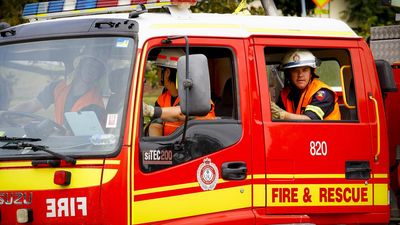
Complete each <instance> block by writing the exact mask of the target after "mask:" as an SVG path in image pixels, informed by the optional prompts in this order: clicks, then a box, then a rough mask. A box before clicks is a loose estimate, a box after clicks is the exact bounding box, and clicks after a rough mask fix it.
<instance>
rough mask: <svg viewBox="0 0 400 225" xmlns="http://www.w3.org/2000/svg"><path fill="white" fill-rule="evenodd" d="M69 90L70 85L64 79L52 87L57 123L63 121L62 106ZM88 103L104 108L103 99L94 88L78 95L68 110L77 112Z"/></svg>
mask: <svg viewBox="0 0 400 225" xmlns="http://www.w3.org/2000/svg"><path fill="white" fill-rule="evenodd" d="M70 90H71V85H67V83H66V82H65V81H60V82H59V83H58V84H57V86H56V88H54V114H55V115H54V119H55V121H56V122H57V123H58V124H63V123H64V107H65V103H66V101H67V97H68V94H69V92H70ZM89 105H97V106H99V107H101V108H105V107H104V103H103V99H102V98H101V95H100V93H99V92H98V91H97V90H96V89H95V88H92V89H90V91H88V92H86V93H85V94H84V95H83V96H81V97H79V99H78V100H76V101H75V103H74V104H73V106H72V108H71V110H70V112H78V111H80V110H81V109H83V108H85V107H86V106H89Z"/></svg>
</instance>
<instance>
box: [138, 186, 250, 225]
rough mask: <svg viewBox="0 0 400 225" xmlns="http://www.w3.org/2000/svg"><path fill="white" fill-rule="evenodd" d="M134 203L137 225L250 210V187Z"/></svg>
mask: <svg viewBox="0 0 400 225" xmlns="http://www.w3.org/2000/svg"><path fill="white" fill-rule="evenodd" d="M222 199H223V200H222ZM194 203H195V204H194ZM133 204H134V205H135V208H134V216H133V221H134V224H140V223H150V222H155V221H162V220H169V219H176V218H182V217H188V216H196V215H202V214H207V213H215V212H222V211H227V210H234V209H242V208H248V207H251V185H244V186H238V187H232V188H225V189H219V190H213V191H202V192H197V193H193V194H185V195H178V196H171V197H165V198H157V199H151V200H143V201H135V202H134V203H133Z"/></svg>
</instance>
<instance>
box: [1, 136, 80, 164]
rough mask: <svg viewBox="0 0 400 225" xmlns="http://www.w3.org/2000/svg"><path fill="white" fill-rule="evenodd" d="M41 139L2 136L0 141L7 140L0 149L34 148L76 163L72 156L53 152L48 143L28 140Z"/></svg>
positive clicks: (35, 150) (35, 139)
mask: <svg viewBox="0 0 400 225" xmlns="http://www.w3.org/2000/svg"><path fill="white" fill-rule="evenodd" d="M36 141H41V139H40V138H23V137H22V138H20V137H5V136H4V137H0V142H7V143H6V144H5V145H3V146H1V147H0V149H13V150H22V149H26V150H32V151H34V152H37V151H43V152H46V153H49V154H50V155H52V156H55V157H57V158H59V159H62V160H65V161H66V162H67V163H69V164H72V165H75V163H76V160H75V159H74V158H72V157H69V156H66V155H62V154H60V153H57V152H53V151H51V150H49V149H48V146H46V145H36V144H31V143H27V142H36Z"/></svg>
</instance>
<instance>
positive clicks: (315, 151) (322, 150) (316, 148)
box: [310, 141, 328, 156]
mask: <svg viewBox="0 0 400 225" xmlns="http://www.w3.org/2000/svg"><path fill="white" fill-rule="evenodd" d="M310 154H311V155H312V156H321V155H323V156H326V155H327V154H328V145H327V144H326V142H325V141H310Z"/></svg>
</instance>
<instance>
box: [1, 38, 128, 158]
mask: <svg viewBox="0 0 400 225" xmlns="http://www.w3.org/2000/svg"><path fill="white" fill-rule="evenodd" d="M134 49H135V46H134V40H133V39H131V38H127V37H96V38H93V37H91V38H71V39H57V40H46V41H35V42H26V43H14V44H7V45H0V136H3V137H4V136H7V137H16V138H39V139H40V140H41V141H39V142H36V143H35V144H39V145H43V146H46V147H48V149H49V150H51V151H54V152H58V153H60V154H63V155H70V156H79V157H82V156H92V155H104V154H110V153H112V152H114V151H117V149H118V146H119V142H120V140H122V138H121V137H120V135H121V134H122V126H123V125H124V122H123V121H124V112H125V111H126V110H124V106H125V105H126V104H125V102H126V99H127V96H128V90H129V86H130V85H129V84H130V82H129V81H130V75H131V74H132V73H131V68H132V67H133V66H132V59H133V58H134V56H133V54H134V52H135V51H134ZM4 144H6V143H3V142H0V146H2V145H4ZM43 156H50V155H49V154H47V153H46V152H39V151H37V152H35V151H31V150H29V148H27V149H7V148H6V149H0V160H1V159H3V160H4V159H8V158H20V157H22V158H31V157H32V158H36V157H43Z"/></svg>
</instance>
